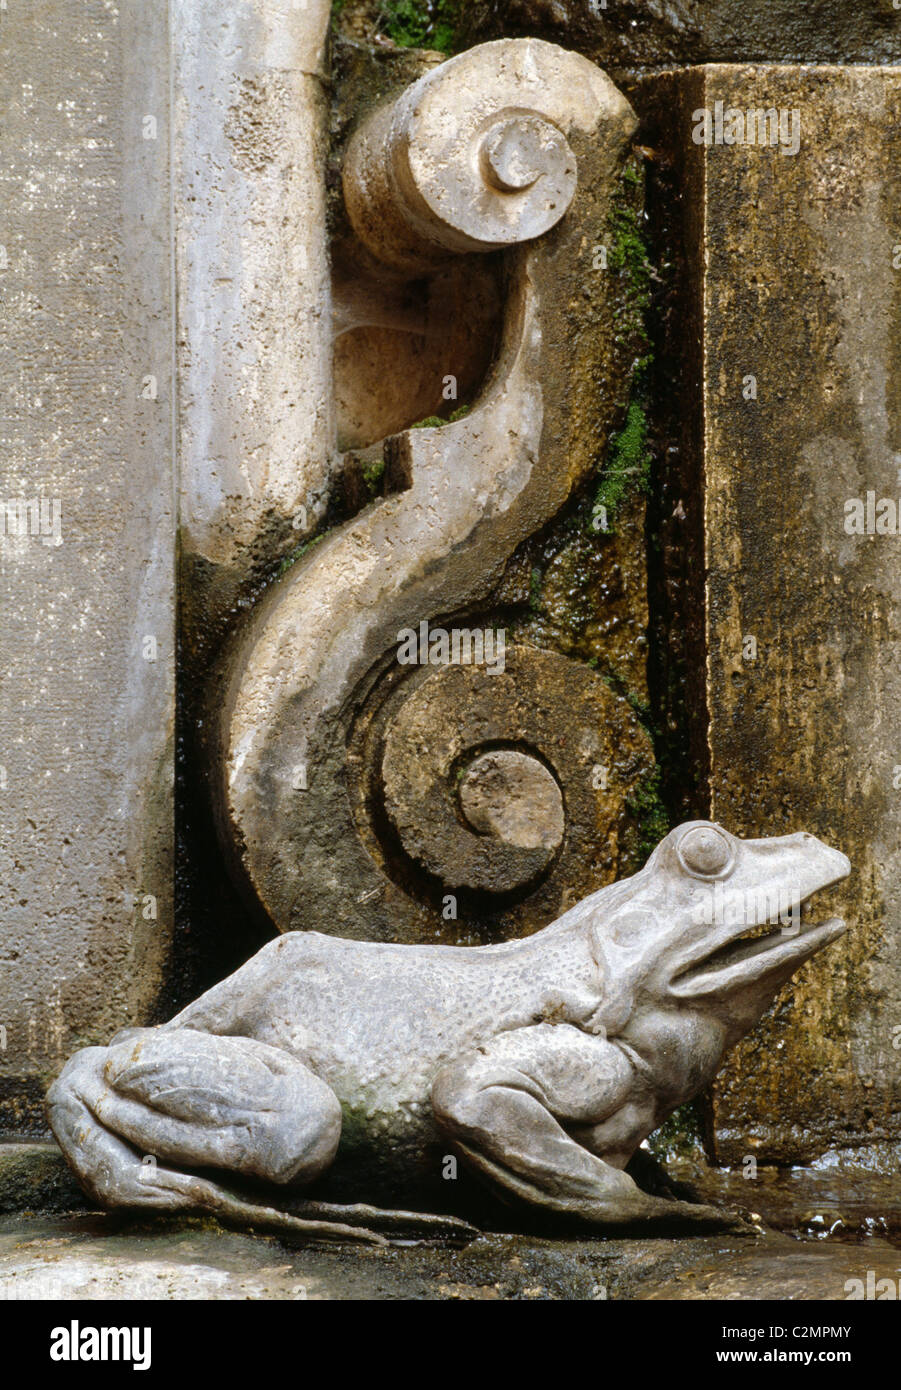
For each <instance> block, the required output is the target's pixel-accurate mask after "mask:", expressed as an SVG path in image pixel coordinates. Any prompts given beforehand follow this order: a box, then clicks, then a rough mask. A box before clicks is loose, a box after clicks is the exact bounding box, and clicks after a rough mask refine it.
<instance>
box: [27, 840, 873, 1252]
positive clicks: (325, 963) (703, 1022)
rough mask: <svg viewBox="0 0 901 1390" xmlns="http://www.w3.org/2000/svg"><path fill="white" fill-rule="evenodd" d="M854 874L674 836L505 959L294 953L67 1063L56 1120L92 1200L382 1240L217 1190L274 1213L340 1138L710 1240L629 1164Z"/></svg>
mask: <svg viewBox="0 0 901 1390" xmlns="http://www.w3.org/2000/svg"><path fill="white" fill-rule="evenodd" d="M849 871H850V864H849V862H848V860H847V859H846V857H845V856H844V855H843V854H841V853H839V852H838V851H836V850H834V849H830V848H829V847H828V846H827V845H825V844H823V843H822V842H821V841H819V840H817V839H815V838H814V837H813V836H812V835H809V834H806V833H799V834H793V835H786V836H782V837H778V838H771V839H758V840H740V839H738V838H737V837H736V836H734V835H731V834H730V833H729V832H728V831H726V830H724V829H723V828H722V827H721V826H719V825H715V824H713V823H712V822H707V821H694V822H690V823H688V824H686V825H682V826H680V827H679V828H678V829H676V830H673V831H672V832H671V833H670V834H669V835H667V837H666V838H665V839H664V840H663V841H662V842H661V843H660V844H659V845H658V846H657V848H656V850H655V851H654V853H653V854H652V855H651V857H650V859H649V860H648V862H647V864H646V865H645V867H644V868H643V869H642V870H641V871H640V872H639V873H637V874H636V875H635V876H634V877H632V878H630V879H626V880H624V881H622V882H620V883H616V884H613V885H611V886H610V887H608V888H604V889H602V890H601V891H600V892H597V893H594V894H592V895H591V896H590V897H588V898H585V899H584V900H583V901H582V902H580V903H579V904H578V905H577V906H576V907H574V908H572V909H571V910H570V911H569V912H567V913H565V914H564V915H563V916H562V917H560V918H559V919H558V920H557V921H556V922H553V923H552V924H551V925H550V926H548V927H546V928H545V929H544V930H543V931H540V932H537V933H536V934H535V935H533V936H530V937H528V938H526V939H523V940H517V941H511V942H507V943H505V944H502V945H497V946H482V947H453V946H411V945H390V944H384V943H380V942H365V941H357V940H346V939H342V938H340V937H333V936H323V935H320V934H318V933H313V932H309V933H307V932H292V933H288V934H287V935H284V936H282V937H280V938H279V939H278V940H276V941H273V942H270V943H269V944H268V945H267V946H265V947H264V948H263V949H262V950H261V951H259V952H258V953H257V954H256V955H255V956H254V957H253V958H252V959H251V960H250V961H248V962H247V964H246V965H244V966H243V967H242V968H241V969H240V970H238V971H237V972H236V973H235V974H234V975H232V976H231V977H230V978H228V979H227V980H224V981H223V982H222V983H221V984H219V985H216V986H215V987H214V988H213V989H211V990H209V991H208V992H207V993H206V994H204V995H203V996H202V997H201V998H200V999H198V1000H197V1001H196V1002H195V1003H193V1004H191V1005H190V1006H189V1007H188V1008H187V1009H185V1010H184V1011H183V1012H182V1013H180V1014H178V1015H177V1017H175V1018H173V1019H172V1020H171V1021H170V1022H169V1023H166V1024H164V1025H162V1026H161V1027H158V1028H138V1029H130V1030H126V1032H124V1033H120V1034H118V1035H117V1037H115V1038H114V1039H113V1040H112V1042H111V1043H110V1045H109V1046H108V1047H91V1048H86V1049H85V1050H83V1051H81V1052H78V1053H77V1054H76V1055H75V1056H74V1057H72V1059H71V1060H70V1061H69V1062H68V1063H67V1065H66V1066H65V1068H64V1069H63V1071H62V1073H61V1074H60V1076H59V1078H58V1080H57V1081H56V1082H55V1083H54V1084H53V1086H52V1087H51V1090H50V1093H49V1098H48V1104H49V1113H50V1119H51V1124H52V1126H53V1130H54V1133H55V1134H56V1136H57V1138H58V1140H59V1142H60V1144H61V1145H62V1148H63V1150H64V1152H65V1154H66V1156H67V1158H68V1159H69V1162H70V1163H71V1165H72V1167H73V1168H74V1170H75V1172H76V1174H77V1175H78V1177H79V1179H80V1180H81V1182H82V1184H83V1186H84V1187H85V1189H86V1190H87V1191H88V1193H89V1194H90V1195H91V1196H93V1197H94V1198H95V1199H97V1200H99V1201H100V1202H101V1203H103V1204H105V1205H108V1206H128V1207H139V1208H148V1207H149V1208H155V1209H158V1210H203V1209H208V1210H213V1211H216V1212H218V1213H219V1214H220V1215H224V1216H226V1217H228V1216H231V1217H232V1218H235V1219H238V1220H241V1219H244V1220H248V1221H249V1220H252V1219H255V1220H257V1221H258V1222H262V1216H261V1214H268V1218H269V1219H270V1224H275V1225H278V1224H279V1222H280V1221H281V1222H282V1223H283V1224H284V1223H288V1224H291V1223H293V1224H294V1225H295V1226H297V1227H299V1228H308V1229H310V1230H314V1231H315V1230H319V1231H320V1232H321V1233H338V1234H342V1233H343V1234H354V1235H356V1236H358V1237H361V1238H372V1239H379V1238H381V1237H379V1236H378V1235H377V1234H373V1232H372V1231H371V1230H370V1229H369V1226H370V1225H371V1224H372V1223H367V1224H365V1227H364V1224H361V1221H360V1220H359V1213H360V1212H362V1211H364V1209H363V1208H356V1207H353V1208H347V1209H346V1214H347V1213H349V1215H347V1220H346V1221H344V1222H341V1221H335V1220H334V1219H333V1218H334V1217H335V1216H336V1214H339V1215H340V1214H341V1212H342V1210H344V1209H341V1208H334V1207H329V1208H328V1209H327V1210H326V1209H325V1208H324V1207H323V1205H322V1204H318V1205H317V1204H316V1203H306V1204H304V1203H300V1205H298V1204H297V1203H294V1205H293V1206H292V1212H293V1215H288V1214H280V1213H279V1209H278V1207H277V1204H276V1205H273V1206H272V1207H262V1206H259V1205H256V1204H254V1203H251V1202H248V1201H247V1200H246V1199H245V1197H242V1196H240V1195H238V1193H236V1192H235V1191H234V1186H235V1183H234V1181H233V1184H232V1187H231V1188H230V1187H229V1185H228V1184H229V1178H230V1177H231V1178H232V1179H233V1180H237V1185H238V1187H239V1189H240V1188H241V1186H242V1184H243V1185H244V1187H245V1188H246V1184H247V1182H248V1181H249V1182H250V1183H251V1184H252V1185H256V1190H258V1189H259V1184H260V1183H262V1184H265V1185H266V1186H267V1188H268V1191H269V1192H271V1193H273V1194H274V1193H276V1192H277V1191H278V1190H281V1191H282V1193H283V1194H284V1195H285V1197H287V1196H288V1195H289V1194H292V1193H295V1192H296V1190H297V1189H299V1188H303V1187H305V1186H306V1185H308V1184H310V1183H312V1182H314V1181H315V1180H316V1179H319V1178H321V1177H322V1176H323V1174H325V1173H326V1171H327V1170H328V1169H329V1168H330V1167H331V1165H332V1164H333V1163H334V1162H335V1160H336V1156H338V1155H339V1154H341V1153H342V1152H343V1151H346V1150H347V1147H348V1145H349V1144H350V1142H351V1130H352V1131H353V1133H354V1134H355V1135H356V1136H357V1139H359V1136H360V1134H361V1132H362V1135H363V1138H364V1139H365V1141H366V1143H367V1144H368V1146H369V1150H370V1152H378V1151H379V1150H381V1152H382V1156H383V1159H385V1160H386V1161H387V1162H388V1163H389V1164H390V1163H397V1164H398V1165H399V1166H403V1165H404V1164H405V1163H409V1164H411V1165H415V1164H416V1163H419V1164H422V1162H424V1161H429V1159H428V1155H430V1154H432V1153H436V1154H437V1153H442V1152H443V1153H447V1152H449V1151H451V1150H452V1151H453V1153H454V1154H455V1155H456V1156H457V1157H458V1160H459V1161H461V1162H462V1163H463V1164H464V1165H465V1166H466V1167H467V1168H468V1169H469V1170H470V1172H471V1173H473V1174H475V1175H476V1176H477V1177H479V1178H481V1179H482V1180H483V1182H484V1183H486V1184H487V1185H488V1187H489V1188H492V1189H494V1190H495V1192H496V1193H497V1194H498V1195H499V1196H502V1197H504V1198H505V1199H506V1200H507V1201H510V1200H511V1199H512V1200H513V1201H514V1203H515V1202H520V1203H523V1204H525V1205H527V1206H531V1207H537V1208H542V1209H545V1210H547V1211H551V1212H557V1213H560V1214H562V1215H566V1216H569V1217H574V1218H577V1219H578V1220H579V1221H581V1222H583V1223H587V1224H589V1225H590V1226H593V1227H597V1228H600V1229H608V1230H615V1229H622V1228H629V1229H632V1228H636V1227H638V1228H651V1229H653V1228H656V1227H670V1226H674V1225H678V1226H683V1225H684V1226H685V1227H686V1228H689V1229H695V1230H702V1229H703V1230H710V1229H717V1228H722V1227H724V1226H726V1225H728V1224H729V1223H730V1220H731V1219H732V1218H730V1217H729V1215H728V1214H727V1213H723V1212H721V1211H719V1210H717V1209H715V1208H712V1207H706V1206H701V1205H696V1204H694V1203H684V1202H678V1201H673V1200H670V1199H668V1198H663V1197H654V1196H650V1195H648V1194H646V1193H645V1192H643V1191H641V1190H640V1189H639V1188H638V1187H637V1186H636V1184H635V1183H634V1182H633V1180H632V1178H631V1177H630V1176H629V1175H628V1174H627V1173H626V1172H625V1171H624V1168H625V1165H626V1164H627V1162H628V1161H629V1159H630V1157H631V1156H632V1154H633V1153H634V1152H635V1150H636V1148H637V1147H638V1146H639V1145H640V1143H641V1142H642V1140H643V1139H644V1138H645V1137H646V1136H647V1135H649V1134H650V1133H652V1131H653V1130H655V1129H656V1128H657V1127H658V1126H659V1125H660V1124H661V1123H662V1122H663V1120H665V1119H666V1117H667V1116H668V1115H669V1114H671V1113H672V1111H673V1110H675V1109H676V1107H677V1106H679V1105H681V1104H682V1103H683V1102H684V1101H687V1100H689V1099H691V1097H693V1096H695V1095H696V1094H697V1093H698V1092H699V1091H700V1090H702V1089H703V1088H704V1087H705V1086H707V1085H708V1084H709V1082H710V1081H711V1079H712V1078H713V1076H714V1075H715V1073H716V1071H717V1070H718V1068H719V1067H720V1065H721V1063H722V1060H723V1057H724V1054H725V1053H726V1052H727V1051H728V1050H729V1048H731V1047H733V1046H734V1045H735V1043H736V1042H738V1040H739V1039H740V1038H741V1037H742V1036H743V1035H744V1034H745V1033H747V1032H748V1030H749V1029H750V1028H752V1027H753V1026H754V1024H755V1023H756V1022H757V1021H758V1020H759V1019H760V1017H761V1016H762V1014H763V1013H764V1012H765V1010H766V1009H767V1008H768V1007H769V1005H770V1003H771V1002H772V1000H773V998H774V996H775V994H776V993H777V991H778V990H779V989H780V987H781V986H782V985H783V984H784V983H785V982H786V981H787V980H788V979H789V977H790V976H791V975H792V974H793V972H794V971H795V970H797V969H798V967H799V966H800V965H801V964H802V963H803V962H804V961H806V960H808V959H809V958H810V957H811V956H812V955H813V954H814V952H816V951H818V950H820V948H821V947H823V946H825V945H827V943H829V942H831V941H834V940H835V939H836V938H837V937H838V936H840V935H841V933H842V932H843V931H844V930H845V924H844V922H842V921H841V920H840V919H837V918H831V919H829V920H828V921H825V922H823V923H820V924H809V923H807V922H806V921H805V920H804V919H803V918H802V914H801V912H800V910H799V909H800V907H801V906H802V905H803V904H804V903H805V902H806V900H807V898H809V897H810V895H811V894H813V893H815V892H817V891H818V890H820V889H823V888H828V887H830V886H832V885H833V884H835V883H837V882H838V881H839V880H841V879H843V878H845V877H846V875H847V874H848V873H849ZM788 909H793V911H792V912H791V921H790V923H789V924H788V925H785V914H786V912H787V910H788ZM794 909H798V910H794ZM780 918H781V920H780ZM767 923H770V924H772V930H771V931H769V932H768V933H767V934H765V935H760V933H759V932H756V933H755V934H754V935H753V936H749V935H748V934H749V932H751V930H752V929H754V928H759V927H762V926H764V925H765V924H767ZM351 1121H352V1123H351ZM342 1128H344V1129H345V1131H346V1133H345V1138H344V1141H343V1142H344V1150H342ZM361 1180H363V1181H365V1173H363V1174H361ZM273 1201H274V1202H276V1199H275V1198H273ZM287 1205H290V1203H288V1204H287ZM365 1210H367V1211H369V1212H370V1213H371V1212H372V1211H374V1209H365ZM391 1215H392V1214H391V1213H387V1214H386V1216H387V1217H390V1216H391ZM393 1215H394V1216H396V1217H399V1215H400V1214H398V1213H394V1214H393ZM326 1218H328V1219H326Z"/></svg>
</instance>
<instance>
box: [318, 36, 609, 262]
mask: <svg viewBox="0 0 901 1390" xmlns="http://www.w3.org/2000/svg"><path fill="white" fill-rule="evenodd" d="M567 80H569V81H570V82H571V83H572V86H571V87H569V89H568V88H567V85H566V82H567ZM611 90H612V88H611V84H610V83H609V81H608V80H607V78H606V77H605V76H604V74H603V73H602V72H600V70H599V69H598V68H596V67H595V66H594V65H593V64H592V63H589V62H587V61H586V60H585V59H583V58H580V57H579V56H578V55H577V54H574V53H566V52H564V51H563V50H562V49H560V48H557V47H556V46H555V45H554V44H549V43H542V42H541V41H539V40H537V39H527V40H522V41H519V42H516V41H512V42H511V41H510V40H500V41H499V42H497V43H487V44H482V45H481V46H480V47H478V48H472V49H469V50H468V51H467V52H466V53H461V54H460V55H459V56H458V57H456V58H452V59H450V60H449V61H448V62H447V63H443V64H442V65H441V66H440V67H439V68H437V69H436V70H434V71H433V72H430V73H427V74H426V75H425V76H424V77H422V78H420V80H419V81H418V82H416V83H414V84H413V86H412V87H409V88H408V89H407V91H406V92H404V93H403V95H402V96H401V97H400V98H399V99H398V100H397V101H396V102H395V103H393V105H390V106H388V107H385V108H383V109H381V110H380V111H378V112H377V113H376V114H375V115H374V116H373V117H372V118H371V119H370V120H368V121H367V122H365V123H364V124H363V126H362V127H361V129H360V130H358V131H357V132H356V134H355V136H354V137H353V139H352V140H351V142H350V145H349V148H348V152H347V158H346V161H345V167H344V197H345V203H346V205H347V210H348V214H349V216H350V220H351V223H352V225H353V227H354V230H355V231H356V233H357V236H358V237H359V238H360V240H361V241H362V242H363V243H364V244H365V245H366V246H367V247H368V248H369V250H370V251H372V252H373V254H374V255H376V256H377V257H378V258H379V259H380V260H381V261H383V262H385V263H387V264H389V265H393V266H396V267H398V268H400V269H403V270H405V271H408V272H410V273H413V272H416V271H421V270H424V269H427V268H429V267H431V266H434V265H436V264H438V263H440V261H441V260H443V259H446V258H447V256H448V255H449V254H462V253H466V252H472V251H491V250H496V249H498V248H501V247H505V246H512V245H513V244H514V243H516V242H522V241H527V240H530V239H531V238H533V237H538V236H541V235H543V233H545V232H547V231H549V230H550V228H551V227H553V226H555V225H556V223H557V222H559V221H560V218H561V217H562V216H563V215H564V213H565V212H566V210H567V208H568V207H569V205H570V203H571V202H572V198H573V195H574V193H575V189H576V182H577V168H576V157H575V155H574V153H573V150H572V148H571V146H570V144H569V140H568V139H567V135H568V132H569V131H570V130H573V129H581V130H587V129H590V128H591V125H592V122H593V121H596V120H597V113H598V110H599V108H600V107H602V106H604V105H608V106H609V102H610V93H611Z"/></svg>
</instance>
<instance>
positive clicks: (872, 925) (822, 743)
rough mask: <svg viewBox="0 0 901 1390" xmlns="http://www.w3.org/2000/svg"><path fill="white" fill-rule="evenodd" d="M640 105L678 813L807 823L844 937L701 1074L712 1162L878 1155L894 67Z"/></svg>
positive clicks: (896, 481)
mask: <svg viewBox="0 0 901 1390" xmlns="http://www.w3.org/2000/svg"><path fill="white" fill-rule="evenodd" d="M637 103H638V105H639V107H641V108H643V109H644V113H645V117H646V123H645V132H644V136H643V140H644V141H645V142H646V144H647V146H648V148H649V149H650V151H651V157H652V163H653V165H654V167H655V168H656V169H657V170H658V171H659V173H658V181H659V182H660V185H661V188H662V189H663V190H664V193H665V191H666V189H668V190H669V193H668V194H666V196H664V197H662V198H659V199H658V204H657V215H658V217H660V218H663V219H664V220H665V219H666V218H669V219H670V220H671V221H672V223H673V227H672V229H671V235H670V237H669V246H670V248H671V252H672V264H673V273H674V274H675V275H676V278H677V280H678V291H677V294H676V296H675V298H674V300H673V301H672V302H673V306H674V307H673V309H672V315H671V317H672V322H671V326H670V347H671V349H673V361H674V362H677V363H678V368H677V370H678V377H677V378H676V379H674V383H673V385H674V389H676V387H677V386H679V385H681V391H682V393H683V394H682V396H681V404H680V409H681V412H682V433H681V438H680V437H679V436H678V435H676V436H675V437H674V438H673V440H672V447H673V450H674V451H678V452H680V453H681V459H682V462H681V463H677V465H676V468H677V470H678V469H681V475H680V479H679V482H678V483H675V482H674V481H673V479H672V478H670V480H669V482H668V483H667V484H666V485H665V486H667V487H669V488H670V496H671V498H672V501H673V502H675V500H676V498H677V497H678V496H679V493H680V491H682V492H683V494H684V495H683V498H682V508H681V509H680V508H676V509H675V511H676V516H675V517H674V518H672V519H671V518H668V517H667V519H666V521H665V524H664V532H665V541H666V543H665V544H664V547H663V549H664V552H665V553H679V554H681V556H682V561H683V575H682V583H683V586H684V598H685V605H684V608H683V621H685V622H686V623H687V625H688V628H689V631H690V634H691V636H692V641H691V643H690V647H691V648H692V650H690V651H689V661H688V665H689V668H690V670H691V668H693V670H694V672H695V676H696V679H695V685H694V693H693V697H692V698H690V699H689V700H688V702H687V704H688V707H690V708H692V709H693V710H694V711H695V728H694V736H695V737H694V746H695V749H696V753H697V756H698V758H699V760H700V763H701V765H702V766H701V771H702V774H703V782H704V792H703V794H702V796H701V798H700V800H701V803H703V804H701V805H699V807H698V809H699V810H701V812H702V813H704V812H706V813H709V814H710V815H711V816H713V817H714V818H716V819H717V820H719V821H721V822H722V823H723V824H725V825H726V826H727V827H728V828H730V829H731V830H733V831H734V832H736V833H737V834H740V835H748V834H755V833H756V834H760V835H764V834H765V835H778V834H782V833H785V832H788V831H792V830H797V829H800V828H802V827H803V828H805V829H809V830H811V831H813V832H814V833H815V834H817V835H819V836H822V837H823V838H824V839H826V840H827V841H828V842H829V843H830V844H832V845H835V846H837V847H839V848H841V849H842V850H844V851H845V853H846V854H847V855H848V856H849V857H850V859H851V862H852V864H853V865H854V869H855V872H854V875H853V877H852V878H851V879H850V880H849V881H848V883H847V884H846V885H844V886H843V888H842V890H841V892H840V893H839V892H836V893H835V909H836V910H838V911H840V912H841V913H842V914H843V915H848V916H849V917H850V919H851V923H852V927H851V931H850V932H849V933H848V935H847V936H846V937H844V938H843V939H842V940H841V942H840V943H838V944H836V945H834V946H833V947H831V948H830V949H829V950H828V951H825V952H824V953H823V954H822V956H821V957H818V958H817V959H816V960H815V961H813V962H811V963H809V964H808V965H807V966H806V968H805V969H804V971H803V972H801V974H800V975H799V976H798V978H797V979H796V980H795V981H794V983H793V984H792V985H791V986H790V987H789V988H788V989H787V990H786V991H785V994H784V996H783V997H782V999H781V1000H780V1001H777V1004H776V1007H775V1008H774V1009H773V1011H772V1014H771V1016H770V1018H769V1020H768V1021H767V1022H766V1023H765V1025H764V1026H762V1027H760V1028H758V1029H757V1030H756V1031H755V1032H754V1034H753V1035H752V1036H750V1037H749V1038H747V1039H746V1040H745V1041H744V1042H743V1043H742V1045H741V1046H740V1047H739V1048H738V1049H737V1050H736V1052H735V1053H734V1054H733V1060H732V1061H731V1063H730V1064H729V1065H727V1066H726V1068H725V1069H724V1071H723V1072H722V1073H721V1075H720V1077H719V1078H718V1080H717V1082H716V1087H715V1094H714V1100H713V1116H712V1128H713V1136H712V1137H713V1148H714V1152H715V1154H716V1156H717V1157H718V1158H719V1159H720V1160H722V1161H726V1162H739V1161H740V1160H741V1158H742V1157H743V1155H744V1154H745V1153H754V1154H756V1155H757V1156H758V1157H761V1158H765V1159H767V1160H770V1161H774V1162H780V1163H791V1162H799V1161H806V1160H809V1159H812V1158H814V1157H816V1156H817V1155H819V1154H822V1153H823V1152H824V1151H827V1150H830V1149H833V1148H837V1147H838V1148H840V1147H845V1146H851V1147H853V1146H855V1145H859V1144H861V1143H870V1142H876V1141H878V1142H881V1143H884V1144H889V1145H891V1144H893V1143H897V1142H898V1140H899V1139H901V1105H899V1083H898V1076H899V1066H898V1063H899V1060H901V1053H899V1051H898V1050H897V1045H898V1035H899V1027H898V1025H899V1024H901V660H899V657H901V535H899V531H898V525H897V511H898V506H899V503H901V390H899V386H898V382H899V371H901V224H899V221H898V206H899V202H901V72H899V70H898V69H895V68H877V67H844V68H839V67H822V68H820V67H777V66H769V67H765V66H762V67H745V66H725V65H722V66H720V65H717V66H709V67H704V68H697V69H690V70H686V71H678V72H674V73H669V74H664V75H663V76H661V77H657V78H652V79H648V80H646V81H645V82H644V83H643V84H642V87H641V92H640V95H639V97H638V98H637ZM676 349H678V350H676ZM883 498H886V499H889V501H888V502H886V503H885V504H883V506H882V510H881V512H880V506H879V500H880V499H883ZM853 499H859V502H854V500H853ZM868 499H869V502H868ZM664 510H665V512H667V513H668V511H669V507H667V508H665V509H664ZM680 511H682V512H683V513H684V521H683V520H680V519H679V512H680ZM880 515H881V516H882V518H883V520H882V521H880V520H879V517H880ZM677 531H679V532H681V535H677V534H676V533H677ZM689 679H691V678H690V677H689ZM832 906H833V904H831V903H829V904H826V903H824V904H823V905H822V907H821V906H820V904H819V903H817V911H816V914H815V915H816V916H826V915H827V911H828V909H830V908H832Z"/></svg>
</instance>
